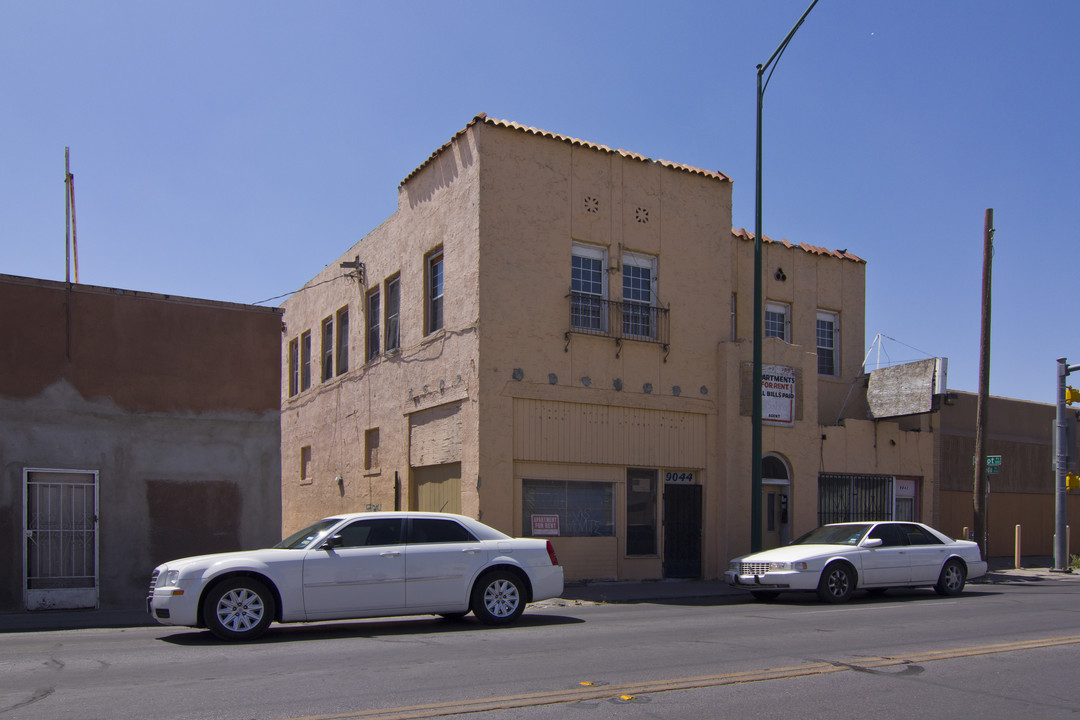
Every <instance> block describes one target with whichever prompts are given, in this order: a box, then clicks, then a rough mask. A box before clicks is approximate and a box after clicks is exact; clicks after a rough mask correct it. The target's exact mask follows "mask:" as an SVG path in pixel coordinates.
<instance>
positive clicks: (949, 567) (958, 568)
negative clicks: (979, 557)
mask: <svg viewBox="0 0 1080 720" xmlns="http://www.w3.org/2000/svg"><path fill="white" fill-rule="evenodd" d="M965 582H967V569H966V568H965V567H964V563H962V562H960V561H959V560H956V559H953V560H949V561H948V562H947V563H945V565H944V567H942V568H941V575H940V576H938V581H937V584H936V585H934V592H936V593H937V594H938V595H944V596H949V595H959V594H960V593H962V592H963V591H964V583H965Z"/></svg>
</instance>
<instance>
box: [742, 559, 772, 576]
mask: <svg viewBox="0 0 1080 720" xmlns="http://www.w3.org/2000/svg"><path fill="white" fill-rule="evenodd" d="M741 565H742V567H741V568H740V569H739V574H740V575H764V574H765V573H767V572H769V563H764V562H756V563H748V562H744V563H741Z"/></svg>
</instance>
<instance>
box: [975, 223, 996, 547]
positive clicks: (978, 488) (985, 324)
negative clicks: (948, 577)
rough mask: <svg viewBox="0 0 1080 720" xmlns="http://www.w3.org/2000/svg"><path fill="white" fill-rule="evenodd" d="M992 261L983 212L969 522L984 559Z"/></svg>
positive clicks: (991, 232) (989, 225)
mask: <svg viewBox="0 0 1080 720" xmlns="http://www.w3.org/2000/svg"><path fill="white" fill-rule="evenodd" d="M993 262H994V209H993V208H989V209H988V210H987V211H986V223H985V226H984V228H983V277H982V334H981V336H980V349H981V352H980V355H979V407H978V410H977V411H976V420H975V493H974V498H973V499H974V508H975V518H974V522H973V523H972V527H973V528H974V533H975V542H977V543H978V544H979V552H980V554H981V555H982V558H983V559H984V560H985V559H986V553H987V552H988V548H987V539H986V526H987V505H988V504H989V499H990V498H989V494H990V493H989V492H988V490H987V487H986V434H987V428H986V423H987V415H988V414H989V412H988V411H989V405H990V285H991V279H992V277H993Z"/></svg>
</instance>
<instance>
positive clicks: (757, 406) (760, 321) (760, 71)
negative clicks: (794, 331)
mask: <svg viewBox="0 0 1080 720" xmlns="http://www.w3.org/2000/svg"><path fill="white" fill-rule="evenodd" d="M817 4H818V0H814V1H813V2H812V3H810V7H808V8H806V12H804V13H803V14H802V17H801V18H799V22H797V23H795V27H793V28H791V32H789V33H788V34H787V37H785V38H784V42H782V43H780V45H779V47H777V48H776V50H775V51H773V54H772V55H771V56H770V57H769V59H768V61H766V62H765V64H764V65H758V66H757V165H756V170H757V179H756V182H755V186H754V195H755V197H754V389H753V392H754V397H753V424H754V428H753V431H754V432H753V441H752V442H751V450H750V451H751V455H752V457H751V458H750V463H751V468H752V470H753V475H752V478H753V480H752V483H751V486H750V551H751V552H759V551H760V550H761V545H762V537H761V425H762V422H761V413H762V409H761V384H762V383H761V375H762V367H761V345H762V343H763V342H764V339H765V338H764V335H765V332H764V330H765V328H764V313H763V310H764V307H763V306H764V300H763V295H764V290H763V287H762V285H763V283H762V279H761V265H762V260H761V238H762V234H761V108H762V104H763V101H764V97H765V88H766V87H767V86H768V84H769V78H771V77H772V72H770V73H769V77H768V78H765V79H764V83H763V82H762V78H763V76H764V75H765V72H766V71H767V70H769V68H770V67H771V66H772V65H773V63H775V62H777V61H778V60H779V58H780V56H781V55H782V54H783V53H784V49H785V48H787V46H788V43H789V42H791V38H793V37H794V36H795V32H796V31H797V30H798V29H799V27H801V26H802V24H803V21H804V20H806V16H807V15H809V14H810V11H811V10H813V9H814V6H815V5H817ZM775 69H776V68H775V67H774V68H773V70H775Z"/></svg>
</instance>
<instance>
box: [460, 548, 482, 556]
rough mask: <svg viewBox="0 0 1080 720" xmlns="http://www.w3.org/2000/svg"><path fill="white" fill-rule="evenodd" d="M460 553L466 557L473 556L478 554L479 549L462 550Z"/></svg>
mask: <svg viewBox="0 0 1080 720" xmlns="http://www.w3.org/2000/svg"><path fill="white" fill-rule="evenodd" d="M461 552H463V553H465V554H467V555H475V554H476V553H478V552H480V548H464V549H462V551H461Z"/></svg>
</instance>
